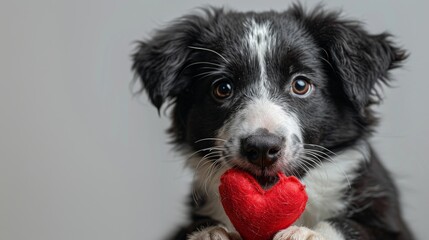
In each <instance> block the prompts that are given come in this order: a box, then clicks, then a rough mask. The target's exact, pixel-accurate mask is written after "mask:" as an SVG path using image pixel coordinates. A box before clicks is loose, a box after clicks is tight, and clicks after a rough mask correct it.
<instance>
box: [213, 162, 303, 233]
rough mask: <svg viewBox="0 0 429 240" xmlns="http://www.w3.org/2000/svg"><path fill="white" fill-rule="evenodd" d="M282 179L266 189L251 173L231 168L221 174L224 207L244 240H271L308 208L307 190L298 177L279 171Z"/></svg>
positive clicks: (221, 194)
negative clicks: (306, 206)
mask: <svg viewBox="0 0 429 240" xmlns="http://www.w3.org/2000/svg"><path fill="white" fill-rule="evenodd" d="M278 176H279V181H278V182H277V183H276V184H275V185H274V186H273V187H271V188H270V189H268V190H264V189H263V188H262V187H261V186H260V185H259V183H258V182H257V181H256V179H255V178H254V177H252V176H251V175H250V174H249V173H247V172H245V171H242V170H238V169H230V170H228V171H226V172H225V173H224V174H223V175H222V177H221V184H220V186H219V192H220V196H221V201H222V205H223V208H224V210H225V212H226V214H227V215H228V217H229V219H230V220H231V223H232V224H233V225H234V227H235V229H236V230H237V231H238V233H240V235H241V237H242V238H243V239H244V240H270V239H272V238H273V236H274V235H275V234H276V233H277V232H278V231H280V230H282V229H285V228H287V227H289V226H290V225H291V224H292V223H294V222H295V221H296V220H297V219H298V218H299V216H301V214H302V212H303V211H304V209H305V205H306V203H307V199H308V197H307V193H306V192H305V186H304V185H302V184H301V182H300V181H299V180H298V179H297V178H296V177H286V176H285V175H284V174H283V173H279V174H278Z"/></svg>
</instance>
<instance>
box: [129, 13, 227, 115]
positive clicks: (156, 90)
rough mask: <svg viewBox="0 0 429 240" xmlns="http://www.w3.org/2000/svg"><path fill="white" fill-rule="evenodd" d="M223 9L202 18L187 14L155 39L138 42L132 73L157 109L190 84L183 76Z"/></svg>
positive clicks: (158, 33) (156, 35) (159, 32)
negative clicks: (195, 49) (193, 49)
mask: <svg viewBox="0 0 429 240" xmlns="http://www.w3.org/2000/svg"><path fill="white" fill-rule="evenodd" d="M220 11H221V10H220V9H203V10H202V12H203V14H201V15H187V16H184V17H182V18H179V19H177V20H176V21H175V22H173V23H172V24H171V25H170V26H169V27H167V28H165V29H161V30H159V31H157V32H156V33H155V35H154V36H153V38H152V39H149V40H147V41H141V42H139V45H138V47H137V51H136V52H135V53H134V54H133V55H132V59H133V66H132V70H133V71H134V72H135V73H136V75H138V76H139V79H140V81H141V83H142V86H143V88H142V90H143V89H145V90H146V91H147V93H148V95H149V98H150V100H151V102H152V103H153V104H154V105H155V106H156V107H157V108H158V110H159V109H160V108H161V106H162V104H163V103H164V102H165V101H166V100H167V99H169V98H174V97H176V96H177V95H178V94H179V93H180V92H181V91H183V90H184V89H185V88H186V86H187V82H186V80H185V79H183V78H181V76H180V74H181V72H182V70H183V68H184V67H185V66H186V63H187V62H188V59H189V57H190V54H191V48H190V46H192V45H197V44H198V39H199V36H200V34H201V32H202V31H203V30H204V29H205V28H207V26H208V25H209V22H211V21H212V20H213V18H214V17H215V15H216V14H218V13H219V12H220Z"/></svg>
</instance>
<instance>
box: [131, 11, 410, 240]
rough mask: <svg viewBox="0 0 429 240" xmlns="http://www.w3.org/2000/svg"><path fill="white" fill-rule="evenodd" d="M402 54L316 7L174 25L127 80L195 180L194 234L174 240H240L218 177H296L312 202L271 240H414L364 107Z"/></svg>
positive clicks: (265, 180) (138, 56)
mask: <svg viewBox="0 0 429 240" xmlns="http://www.w3.org/2000/svg"><path fill="white" fill-rule="evenodd" d="M406 57H407V53H406V52H405V51H404V50H402V49H400V48H398V47H397V46H395V45H394V43H393V42H392V40H391V36H390V35H389V34H387V33H382V34H377V35H372V34H369V33H368V32H367V31H365V30H364V29H363V27H362V26H361V24H360V23H359V22H356V21H352V20H347V19H342V17H341V16H340V14H339V13H338V12H331V11H326V10H323V9H322V8H321V7H318V8H317V9H315V10H313V11H311V12H307V11H305V10H304V9H303V8H302V7H301V6H299V5H294V6H292V7H291V8H290V9H289V10H287V11H284V12H274V11H269V12H262V13H256V12H244V13H243V12H236V11H230V10H224V9H220V8H207V9H203V10H202V11H201V13H200V14H195V15H187V16H184V17H182V18H179V19H177V20H176V21H175V22H174V23H172V24H171V26H169V27H166V28H164V29H161V30H159V31H158V32H156V34H155V35H154V36H153V38H151V39H149V40H146V41H142V42H139V46H138V49H137V51H136V52H135V53H134V54H133V66H132V69H133V71H135V73H136V74H137V75H138V77H139V79H140V80H141V83H142V86H143V89H145V90H146V91H147V94H148V96H149V98H150V100H151V102H152V103H153V104H154V105H155V106H156V107H157V108H158V110H159V109H160V108H161V106H163V104H164V103H165V102H167V101H168V102H169V103H170V106H171V107H172V109H171V110H172V111H171V114H172V126H171V128H170V130H169V132H170V133H171V136H172V138H173V142H174V143H175V144H176V146H177V149H179V150H180V151H182V152H183V153H184V154H185V156H186V159H187V162H186V163H187V165H188V166H189V167H190V168H192V169H193V170H194V171H195V180H194V183H193V192H192V194H191V195H192V197H191V212H190V219H189V220H190V221H191V222H190V223H189V224H188V225H187V226H184V227H183V228H181V229H180V230H179V231H178V232H177V234H176V235H175V236H173V237H172V238H171V239H192V240H195V239H224V240H225V239H240V237H239V236H238V234H237V233H236V232H235V230H234V227H233V226H232V225H231V222H230V221H229V219H228V217H227V216H226V215H225V212H224V210H223V208H222V205H221V203H220V200H219V193H218V186H219V180H220V176H221V175H222V174H223V173H224V172H225V171H226V170H227V169H230V168H240V169H244V170H245V171H248V172H249V173H251V174H252V175H253V176H255V178H256V179H258V181H259V182H260V184H261V185H262V186H265V187H269V186H270V185H272V184H274V183H275V181H276V177H275V176H276V173H277V172H279V171H282V172H285V173H286V175H293V176H296V177H298V178H299V179H300V180H301V181H302V182H303V183H304V184H305V185H306V190H307V193H308V196H309V201H308V203H307V206H306V210H305V212H304V213H303V214H302V216H301V217H300V218H299V219H298V220H297V221H296V222H295V223H294V225H293V226H291V227H289V228H287V229H284V230H281V231H279V232H278V233H277V234H276V235H275V236H273V239H275V240H286V239H294V240H296V239H299V240H303V239H326V240H328V239H329V240H343V239H389V240H392V239H413V237H412V235H411V233H410V231H409V230H408V228H407V226H406V224H405V223H404V221H403V219H402V217H401V209H400V205H399V201H398V192H397V190H396V188H395V186H394V184H393V182H392V179H391V177H390V175H389V173H388V172H387V171H386V169H385V168H384V167H383V166H382V165H381V163H380V161H379V160H378V157H377V155H376V154H375V153H374V151H373V150H372V148H371V146H370V145H369V143H368V138H369V137H370V136H371V133H372V132H373V128H374V126H375V125H376V123H377V118H376V117H375V116H374V113H373V111H372V110H371V105H372V104H374V103H377V102H378V100H380V96H379V94H378V92H377V89H379V87H380V86H381V85H383V83H388V82H389V70H391V69H394V68H397V67H399V66H400V65H401V63H402V61H404V60H405V59H406Z"/></svg>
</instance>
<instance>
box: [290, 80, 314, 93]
mask: <svg viewBox="0 0 429 240" xmlns="http://www.w3.org/2000/svg"><path fill="white" fill-rule="evenodd" d="M291 91H292V94H294V95H296V96H298V97H307V96H308V95H310V93H311V92H312V91H313V85H312V84H311V83H310V82H309V80H307V79H305V78H300V77H298V78H296V79H294V80H293V82H292V86H291Z"/></svg>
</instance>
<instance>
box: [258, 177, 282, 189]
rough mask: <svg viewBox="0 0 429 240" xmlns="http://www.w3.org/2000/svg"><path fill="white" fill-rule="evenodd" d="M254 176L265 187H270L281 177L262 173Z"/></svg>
mask: <svg viewBox="0 0 429 240" xmlns="http://www.w3.org/2000/svg"><path fill="white" fill-rule="evenodd" d="M254 177H255V179H256V181H258V183H259V185H261V187H262V188H263V189H269V188H271V187H272V186H274V185H275V184H276V183H277V182H278V181H279V177H278V176H277V175H275V176H266V175H261V176H254Z"/></svg>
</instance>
